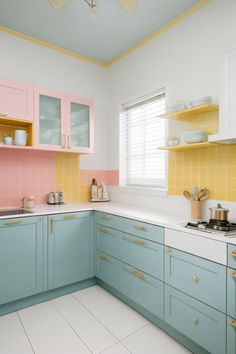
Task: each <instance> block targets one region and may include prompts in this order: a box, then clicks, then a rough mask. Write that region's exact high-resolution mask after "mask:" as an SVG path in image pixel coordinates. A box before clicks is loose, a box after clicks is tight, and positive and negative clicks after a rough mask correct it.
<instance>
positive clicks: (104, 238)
mask: <svg viewBox="0 0 236 354" xmlns="http://www.w3.org/2000/svg"><path fill="white" fill-rule="evenodd" d="M120 235H121V233H120V232H119V231H117V230H114V229H112V228H110V227H107V226H103V225H99V224H96V226H95V238H96V247H97V249H99V250H100V251H103V252H105V253H108V254H110V255H111V256H113V257H116V258H120Z"/></svg>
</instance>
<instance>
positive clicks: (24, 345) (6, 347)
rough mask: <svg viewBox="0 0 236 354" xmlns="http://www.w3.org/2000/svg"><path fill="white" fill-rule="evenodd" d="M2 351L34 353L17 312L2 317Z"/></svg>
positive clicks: (6, 353)
mask: <svg viewBox="0 0 236 354" xmlns="http://www.w3.org/2000/svg"><path fill="white" fill-rule="evenodd" d="M0 353H2V354H3V353H4V354H19V353H24V354H32V353H33V351H32V349H31V346H30V343H29V341H28V339H27V336H26V334H25V332H24V329H23V327H22V325H21V322H20V320H19V318H18V316H17V313H16V312H14V313H11V314H10V315H6V316H2V317H0Z"/></svg>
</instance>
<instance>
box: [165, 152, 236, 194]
mask: <svg viewBox="0 0 236 354" xmlns="http://www.w3.org/2000/svg"><path fill="white" fill-rule="evenodd" d="M193 185H198V186H199V187H207V188H208V189H209V191H210V199H219V200H228V201H236V145H216V146H214V147H210V148H206V149H199V150H198V149H197V150H185V151H179V152H169V177H168V190H169V194H173V195H181V194H182V192H183V190H184V189H189V188H191V187H192V186H193Z"/></svg>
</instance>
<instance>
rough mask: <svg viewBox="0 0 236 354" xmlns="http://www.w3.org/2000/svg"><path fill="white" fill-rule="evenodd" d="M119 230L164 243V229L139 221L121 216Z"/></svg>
mask: <svg viewBox="0 0 236 354" xmlns="http://www.w3.org/2000/svg"><path fill="white" fill-rule="evenodd" d="M120 230H121V231H124V232H125V233H127V234H131V235H135V236H138V237H142V238H145V239H147V240H151V241H154V242H159V243H164V229H163V227H160V226H155V225H151V224H147V223H144V222H141V221H136V220H132V219H126V218H121V223H120Z"/></svg>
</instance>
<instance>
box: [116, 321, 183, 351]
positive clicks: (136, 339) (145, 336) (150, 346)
mask: <svg viewBox="0 0 236 354" xmlns="http://www.w3.org/2000/svg"><path fill="white" fill-rule="evenodd" d="M122 343H123V344H124V345H125V347H126V348H127V349H128V350H129V351H130V352H131V353H132V354H144V353H148V354H170V353H171V354H172V353H174V354H190V352H189V351H188V350H187V349H185V348H184V347H183V346H182V345H180V344H179V343H178V342H176V341H175V340H174V339H172V338H171V337H169V336H168V335H167V334H165V333H164V332H163V331H161V330H160V329H159V328H157V327H156V326H154V325H152V324H149V325H147V326H146V327H144V328H142V329H140V330H139V331H137V332H136V333H133V334H131V335H130V336H129V337H127V338H125V339H124V340H122Z"/></svg>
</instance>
